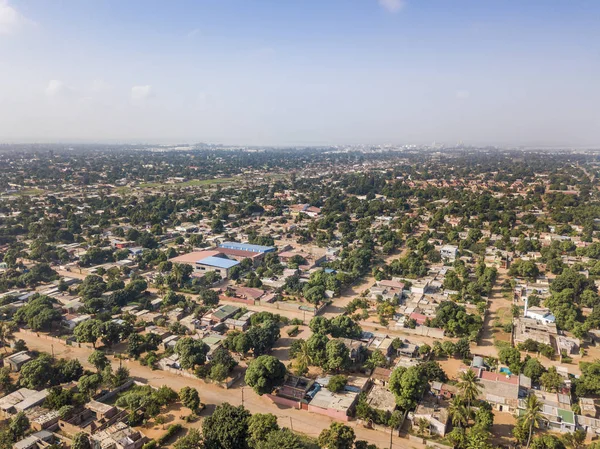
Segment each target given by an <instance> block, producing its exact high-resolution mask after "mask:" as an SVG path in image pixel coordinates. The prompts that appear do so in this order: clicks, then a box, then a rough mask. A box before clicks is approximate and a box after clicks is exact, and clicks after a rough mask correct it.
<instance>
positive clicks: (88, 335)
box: [73, 320, 102, 348]
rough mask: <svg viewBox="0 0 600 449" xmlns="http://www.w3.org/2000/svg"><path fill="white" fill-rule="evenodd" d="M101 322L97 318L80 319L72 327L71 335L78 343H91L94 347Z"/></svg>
mask: <svg viewBox="0 0 600 449" xmlns="http://www.w3.org/2000/svg"><path fill="white" fill-rule="evenodd" d="M101 324H102V323H101V322H100V321H99V320H85V321H82V322H81V323H79V324H78V325H77V326H76V327H75V329H73V335H75V339H76V340H77V341H78V342H79V343H91V344H92V346H93V347H94V348H95V347H96V341H98V338H99V337H100V325H101Z"/></svg>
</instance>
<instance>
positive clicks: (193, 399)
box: [179, 387, 200, 413]
mask: <svg viewBox="0 0 600 449" xmlns="http://www.w3.org/2000/svg"><path fill="white" fill-rule="evenodd" d="M179 400H180V401H181V403H182V404H183V406H184V407H187V408H189V409H190V410H191V411H192V412H194V413H195V412H197V411H198V409H199V408H200V396H199V395H198V390H196V389H195V388H192V387H183V388H182V389H181V390H180V391H179Z"/></svg>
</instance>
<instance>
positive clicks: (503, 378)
mask: <svg viewBox="0 0 600 449" xmlns="http://www.w3.org/2000/svg"><path fill="white" fill-rule="evenodd" d="M479 371H480V373H479V377H480V378H481V379H483V380H487V381H490V382H502V383H505V384H512V385H519V376H510V377H509V376H507V375H506V374H500V373H492V372H490V371H485V370H479ZM476 372H477V371H476Z"/></svg>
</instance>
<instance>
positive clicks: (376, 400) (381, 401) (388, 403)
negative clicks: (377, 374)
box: [366, 385, 396, 413]
mask: <svg viewBox="0 0 600 449" xmlns="http://www.w3.org/2000/svg"><path fill="white" fill-rule="evenodd" d="M366 402H367V404H369V405H370V406H371V407H372V408H374V409H375V410H381V411H383V412H390V413H391V412H393V411H394V410H395V409H396V396H394V393H392V392H391V391H390V390H388V389H387V388H386V387H384V386H381V385H373V388H371V391H369V393H368V394H367V397H366Z"/></svg>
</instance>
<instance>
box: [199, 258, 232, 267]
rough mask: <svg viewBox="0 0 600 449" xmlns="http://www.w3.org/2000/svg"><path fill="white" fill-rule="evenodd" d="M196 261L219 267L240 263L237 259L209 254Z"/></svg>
mask: <svg viewBox="0 0 600 449" xmlns="http://www.w3.org/2000/svg"><path fill="white" fill-rule="evenodd" d="M196 263H201V264H202V265H210V266H211V267H217V268H231V267H235V266H236V265H239V262H238V261H237V260H231V259H224V258H222V257H215V256H209V257H205V258H204V259H200V260H199V261H197V262H196Z"/></svg>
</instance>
